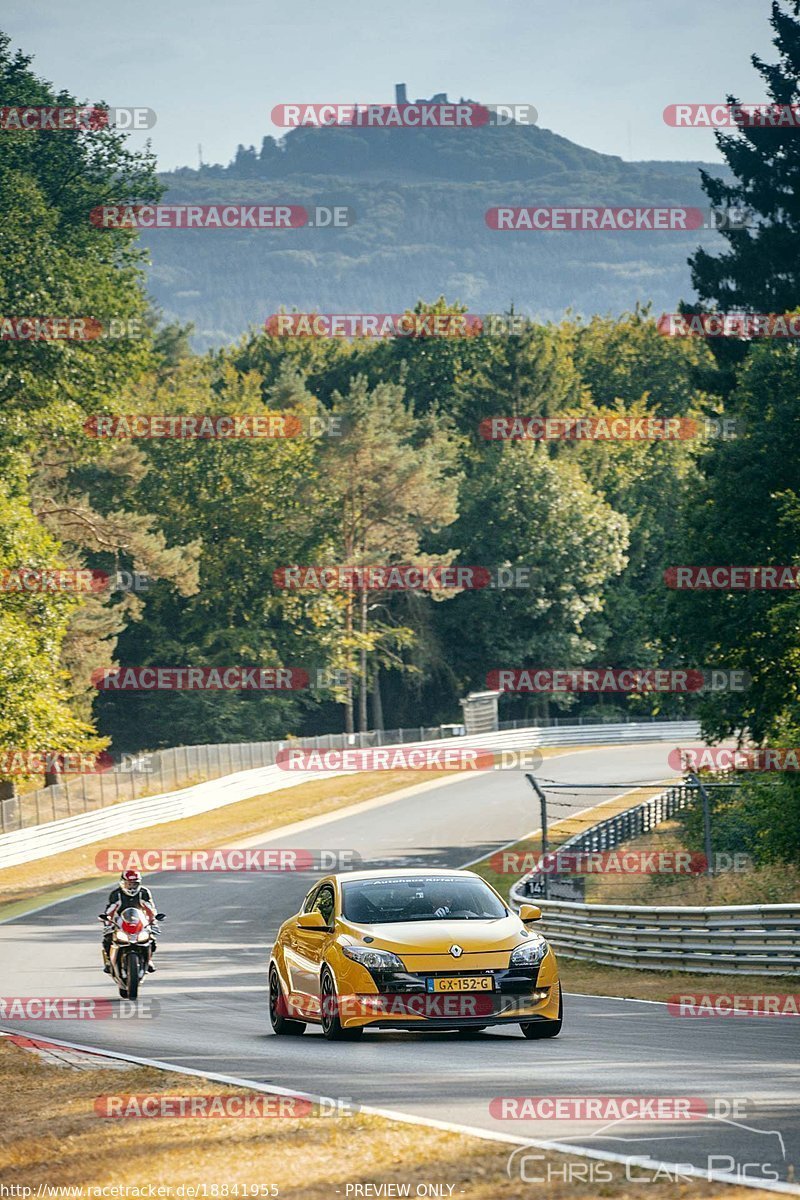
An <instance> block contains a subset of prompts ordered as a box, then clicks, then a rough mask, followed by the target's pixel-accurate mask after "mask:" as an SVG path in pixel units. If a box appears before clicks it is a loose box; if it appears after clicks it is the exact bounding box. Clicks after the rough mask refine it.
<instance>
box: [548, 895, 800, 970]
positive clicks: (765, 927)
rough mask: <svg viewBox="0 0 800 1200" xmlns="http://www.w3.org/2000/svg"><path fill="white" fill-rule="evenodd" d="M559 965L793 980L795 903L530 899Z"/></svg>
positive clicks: (798, 942) (798, 953)
mask: <svg viewBox="0 0 800 1200" xmlns="http://www.w3.org/2000/svg"><path fill="white" fill-rule="evenodd" d="M536 903H537V904H538V906H539V907H540V908H541V910H542V918H543V919H542V932H543V933H544V935H545V937H546V938H547V939H548V941H550V942H552V943H553V946H554V947H555V949H556V950H557V951H558V952H559V953H560V954H563V955H564V957H566V958H577V959H583V960H584V961H585V962H593V963H601V964H603V965H605V966H609V967H631V968H634V969H638V970H641V971H698V972H702V973H703V974H707V975H739V974H742V975H776V974H782V975H796V974H800V904H757V905H752V906H748V905H732V906H719V907H709V908H690V907H652V908H648V907H645V906H635V905H623V904H573V903H571V902H569V901H567V900H539V899H537V900H536Z"/></svg>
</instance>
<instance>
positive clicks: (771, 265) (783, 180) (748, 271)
mask: <svg viewBox="0 0 800 1200" xmlns="http://www.w3.org/2000/svg"><path fill="white" fill-rule="evenodd" d="M799 18H800V0H789V2H788V8H787V7H786V5H785V4H784V3H783V2H782V0H773V3H772V16H771V18H770V24H771V25H772V28H773V30H774V33H775V37H774V45H775V47H776V49H777V51H778V61H777V62H775V63H773V64H768V63H765V62H763V61H762V59H760V58H759V57H758V55H756V54H754V55H753V56H752V59H751V61H752V63H753V66H754V67H755V68H756V70H757V71H758V73H759V74H760V75H761V78H762V79H763V80H764V82H765V84H766V87H767V92H768V94H769V96H770V98H771V100H772V101H773V102H774V103H775V104H777V105H797V104H798V102H800V19H799ZM728 102H729V103H730V104H735V103H738V102H737V101H736V100H735V99H734V97H732V96H729V97H728ZM716 140H717V145H718V147H719V149H720V150H721V151H722V154H723V156H724V157H725V160H726V162H727V163H728V166H729V167H730V168H731V170H732V172H733V175H734V180H733V182H731V183H726V182H725V181H724V180H722V179H720V178H715V177H713V176H711V175H709V174H708V173H707V172H705V171H701V176H702V182H703V188H704V190H705V192H706V194H707V195H708V197H709V198H710V200H711V202H712V204H713V205H714V206H715V207H721V208H723V209H725V208H737V209H752V210H753V212H754V214H755V215H756V216H757V218H758V219H757V223H756V224H755V225H754V226H752V227H750V228H747V227H745V228H736V227H735V226H734V227H731V228H726V229H723V230H722V235H723V237H724V238H725V239H726V241H727V242H728V246H729V249H728V251H727V253H725V254H721V255H719V256H714V255H710V254H709V253H708V252H707V251H705V250H702V249H698V250H697V251H696V253H695V254H694V256H693V257H692V258H691V259H690V260H689V262H690V265H691V268H692V282H693V284H694V286H695V288H696V289H697V292H698V294H699V296H700V299H701V300H702V301H714V302H716V304H717V305H718V306H719V308H720V309H721V310H722V311H731V310H733V311H741V310H746V311H750V312H763V313H785V312H791V311H792V310H793V309H795V308H796V307H797V306H798V304H800V139H798V137H797V129H796V128H792V127H791V126H786V125H784V126H777V127H774V128H773V127H769V126H765V127H761V126H758V125H753V126H751V125H747V124H745V123H740V126H739V129H738V130H737V132H736V133H733V134H728V133H720V132H718V133H717V134H716Z"/></svg>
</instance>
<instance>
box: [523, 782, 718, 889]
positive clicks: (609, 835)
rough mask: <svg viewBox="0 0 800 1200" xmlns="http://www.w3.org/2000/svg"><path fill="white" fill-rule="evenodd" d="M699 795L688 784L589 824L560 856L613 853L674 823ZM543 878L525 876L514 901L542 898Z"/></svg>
mask: <svg viewBox="0 0 800 1200" xmlns="http://www.w3.org/2000/svg"><path fill="white" fill-rule="evenodd" d="M696 795H697V789H696V788H693V787H690V786H688V785H686V784H679V785H678V786H677V787H671V788H667V790H666V791H664V792H659V794H658V795H657V796H651V797H650V799H649V800H644V801H643V802H642V803H641V804H635V805H634V806H633V807H632V808H626V809H625V811H624V812H621V813H617V814H616V816H613V817H609V818H608V819H607V820H605V821H598V823H597V824H596V825H590V826H589V828H588V829H584V830H583V831H582V832H581V833H576V834H574V835H573V837H571V838H568V839H567V841H566V842H562V843H561V845H560V846H558V848H557V853H558V854H591V853H597V852H599V851H603V850H613V849H614V847H615V846H618V845H619V844H620V842H627V841H630V839H631V838H636V837H641V836H642V834H643V833H649V832H650V830H651V829H655V827H656V826H657V825H660V824H661V822H662V821H669V820H671V819H672V817H674V816H675V813H676V812H680V811H681V809H684V808H688V806H689V805H690V804H694V802H695V797H696ZM553 874H555V875H557V874H558V872H557V871H556V872H554V873H551V876H550V877H551V878H553ZM542 878H543V874H542V872H541V871H529V872H528V874H527V875H523V877H522V878H521V879H520V880H518V881H517V883H515V884H514V887H513V889H512V896H513V898H514V899H515V900H516V899H521V898H524V897H526V896H527V897H528V898H530V897H532V896H538V895H540V893H541V889H540V888H539V887H537V884H538V883H539V881H540V880H541V879H542ZM537 902H538V901H537Z"/></svg>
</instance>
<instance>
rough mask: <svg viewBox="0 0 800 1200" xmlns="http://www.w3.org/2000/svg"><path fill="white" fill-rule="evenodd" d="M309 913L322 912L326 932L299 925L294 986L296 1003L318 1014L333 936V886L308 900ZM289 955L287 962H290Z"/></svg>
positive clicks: (321, 888)
mask: <svg viewBox="0 0 800 1200" xmlns="http://www.w3.org/2000/svg"><path fill="white" fill-rule="evenodd" d="M308 903H309V907H308V908H305V906H304V911H306V912H313V911H315V910H316V911H317V912H320V913H321V914H322V916H323V918H324V920H325V925H326V929H301V928H299V927H298V926H297V925H295V926H294V928H293V930H292V937H291V964H290V967H289V970H290V974H291V986H292V993H293V1000H294V1001H295V1002H296V1003H297V1004H298V1005H299V1006H300V1007H301V1008H302V1009H303V1010H304V1011H306V1012H310V1013H319V1010H320V991H319V973H320V970H321V967H322V960H323V957H324V955H325V950H326V948H327V945H328V942H329V941H330V938H331V934H332V932H333V916H334V907H335V903H336V901H335V895H334V890H333V884H332V883H325V882H323V883H321V884H320V886H319V887H318V888H317V890H316V892H314V893H313V894H312V895H311V896H310V897H309V901H308ZM288 957H289V956H288V954H287V960H288Z"/></svg>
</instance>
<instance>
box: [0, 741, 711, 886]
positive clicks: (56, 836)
mask: <svg viewBox="0 0 800 1200" xmlns="http://www.w3.org/2000/svg"><path fill="white" fill-rule="evenodd" d="M393 732H394V731H393ZM399 732H402V733H404V734H411V736H410V737H408V738H407V739H406V740H405V741H404V742H402V743H401V742H400V741H399V740H398V742H395V743H390V742H388V741H387V740H386V739H387V737H388V736H389V735H387V734H385V733H384V734H383V735H382V736H381V735H380V734H377V733H367V734H354V735H353V736H352V738H349V737H348V736H347V735H346V734H331V735H328V736H325V737H320V738H308V739H306V740H302V741H301V740H299V739H298V740H293V741H291V742H289V741H281V742H260V743H252V744H250V745H251V749H252V751H253V753H254V755H255V756H256V763H258V762H259V760H260V761H261V762H264V761H265V760H266V762H267V763H268V764H274V762H275V755H276V754H277V752H278V750H280V749H283V748H285V747H286V746H306V747H312V746H313V747H314V748H316V749H346V748H348V747H358V748H365V747H369V746H377V745H391V744H395V745H399V744H409V743H415V744H423V745H440V744H442V743H443V742H445V743H446V744H447V745H450V746H471V747H476V748H480V749H492V750H523V749H535V748H536V747H537V746H545V745H546V746H570V745H576V744H581V743H584V742H586V743H591V744H608V745H614V744H619V743H628V742H644V741H675V740H680V739H683V738H697V737H698V736H699V726H698V724H697V722H696V721H653V722H641V721H637V722H631V723H620V722H616V723H614V724H601V725H588V724H585V725H571V726H558V727H554V726H539V725H536V726H528V727H525V728H520V729H509V730H503V731H501V732H499V733H491V734H475V735H471V736H467V737H455V738H446V739H442V738H428V739H422V738H420V737H419V735H418V736H417V737H416V738H415V737H414V736H413V734H414V733H417V731H416V730H402V731H399ZM419 732H420V733H424V732H430V731H429V730H428V731H425V730H420V731H419ZM185 749H195V750H200V751H202V750H203V749H204V747H188V748H187V747H182V748H179V749H178V750H175V751H170V753H172V754H182V753H183V750H185ZM225 749H226V750H228V751H229V752H230V755H231V759H230V761H231V762H232V763H233V762H236V761H237V753H238V754H241V751H242V748H241V747H238V746H230V747H225ZM239 761H241V759H239ZM251 761H252V760H251ZM231 769H232V770H233V771H234V772H235V773H233V774H231V773H228V774H224V777H223V778H218V779H211V780H208V781H207V782H204V783H199V784H195V785H194V786H192V787H188V788H184V789H182V790H181V791H172V792H163V793H160V794H159V795H154V796H146V797H143V798H141V799H137V800H127V801H124V802H122V803H119V804H110V805H108V806H106V807H105V808H95V809H94V810H92V811H89V812H82V813H80V814H79V815H77V816H67V817H63V818H61V819H59V820H54V821H48V822H46V823H44V824H40V825H32V826H30V827H29V828H22V829H14V830H13V831H11V832H7V833H3V834H2V835H0V869H2V868H3V867H10V866H17V865H19V864H20V863H25V862H32V861H33V860H34V859H37V858H45V857H46V856H47V855H50V854H57V853H59V851H61V850H68V849H71V848H73V847H75V846H86V845H90V844H91V843H92V842H96V841H99V840H100V839H102V838H104V837H108V836H109V835H111V834H117V833H129V832H132V831H133V830H136V829H143V828H145V827H146V826H148V825H161V824H164V823H165V822H167V821H176V820H180V818H181V817H188V816H195V815H196V814H198V813H202V812H208V811H210V810H211V809H214V808H221V807H223V806H224V805H226V804H234V803H235V802H236V801H237V800H247V799H249V798H250V797H252V796H259V795H265V794H266V793H268V792H274V791H279V790H280V789H282V788H288V787H294V786H296V785H298V784H301V783H307V782H309V781H310V780H312V779H319V778H320V774H319V773H317V772H311V771H305V772H299V771H291V772H289V771H284V770H282V769H281V768H280V767H277V766H274V765H265V766H257V765H256V766H255V768H254V769H252V770H238V771H237V770H236V768H235V767H232V768H231ZM523 769H526V768H525V767H524V766H523V767H521V770H523ZM527 769H530V768H529V766H528V768H527ZM335 773H336V774H338V773H340V772H326V774H327V775H328V776H330V775H333V774H335ZM408 774H409V780H408V782H409V785H411V784H413V783H415V782H419V781H420V780H421V779H423V778H425V777H426V775H427V776H428V777H429V776H430V773H425V772H418V771H409V773H408ZM520 779H521V781H522V783H523V784H524V780H523V779H522V774H520Z"/></svg>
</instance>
